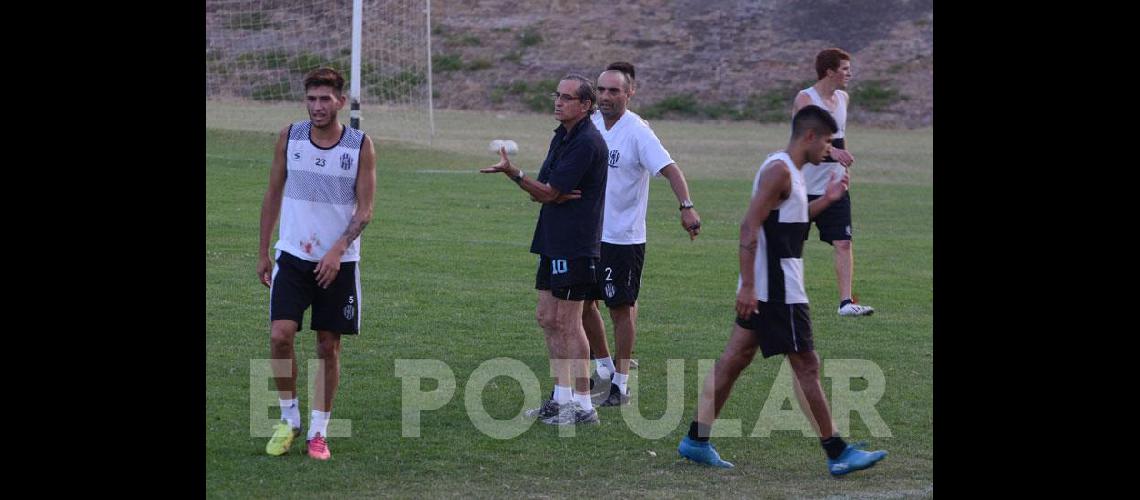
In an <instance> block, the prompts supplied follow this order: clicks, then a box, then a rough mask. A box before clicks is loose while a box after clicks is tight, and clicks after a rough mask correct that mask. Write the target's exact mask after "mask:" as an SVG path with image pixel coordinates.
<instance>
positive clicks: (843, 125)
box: [800, 87, 847, 195]
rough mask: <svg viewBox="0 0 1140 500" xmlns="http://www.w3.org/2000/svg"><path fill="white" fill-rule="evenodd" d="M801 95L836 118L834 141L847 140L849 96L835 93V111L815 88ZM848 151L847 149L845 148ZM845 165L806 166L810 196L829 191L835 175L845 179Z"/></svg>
mask: <svg viewBox="0 0 1140 500" xmlns="http://www.w3.org/2000/svg"><path fill="white" fill-rule="evenodd" d="M800 92H801V93H804V94H807V96H808V97H810V98H811V103H812V104H815V105H816V106H819V107H821V108H823V109H826V110H827V111H828V112H829V113H831V117H832V118H835V123H836V124H837V125H839V132H837V133H835V134H833V135H832V136H831V138H832V139H845V138H846V134H845V132H846V130H847V95H846V94H845V93H843V92H839V91H836V92H835V109H831V108H830V107H828V106H827V105H826V104H824V103H823V99H822V98H821V97H820V96H819V92H817V91H816V90H815V87H808V88H806V89H804V90H802V91H800ZM844 149H846V148H844ZM844 170H845V169H844V168H843V165H842V164H840V163H839V162H828V161H825V162H822V163H820V164H819V165H813V164H811V163H806V164H804V182H806V183H807V192H808V194H814V195H821V194H823V193H824V192H826V191H827V181H828V180H829V179H830V178H831V174H832V173H834V174H835V177H836V178H837V179H838V178H840V177H843V174H844Z"/></svg>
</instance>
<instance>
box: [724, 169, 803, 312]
mask: <svg viewBox="0 0 1140 500" xmlns="http://www.w3.org/2000/svg"><path fill="white" fill-rule="evenodd" d="M788 168H789V167H788V166H787V165H786V164H784V162H782V161H777V162H775V163H774V164H773V165H772V166H771V167H770V168H769V169H768V170H766V171H765V172H764V173H763V174H760V189H758V190H757V192H756V196H753V197H752V202H751V203H749V205H748V211H747V212H746V213H745V214H744V220H743V221H741V222H740V290H739V291H738V292H737V293H736V315H737V316H738V317H740V318H747V317H748V316H749V315H750V314H752V313H753V312H755V311H756V294H755V293H754V289H755V287H756V270H755V269H754V268H753V265H755V263H756V245H757V241H756V235H757V234H758V233H759V232H760V228H761V226H763V225H764V221H765V220H767V219H768V214H769V213H770V212H771V211H772V210H774V209H775V208H776V207H777V206H779V205H780V202H781V201H782V200H785V199H787V197H788V194H789V193H790V192H791V190H792V176H791V174H790V173H789V172H788Z"/></svg>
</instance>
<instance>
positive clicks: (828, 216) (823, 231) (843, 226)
mask: <svg viewBox="0 0 1140 500" xmlns="http://www.w3.org/2000/svg"><path fill="white" fill-rule="evenodd" d="M820 196H821V195H818V194H809V195H808V203H811V202H812V200H814V199H816V198H819V197H820ZM811 221H812V222H814V223H815V227H816V228H817V229H819V241H826V242H827V243H831V242H833V241H835V240H850V239H851V192H850V191H845V192H844V193H843V197H842V198H840V199H839V201H837V202H835V203H832V204H831V205H830V206H828V207H827V208H826V209H824V210H823V211H822V212H820V213H819V215H816V216H815V218H814V219H812V220H811ZM808 233H811V224H808V231H807V233H804V239H805V240H806V239H808Z"/></svg>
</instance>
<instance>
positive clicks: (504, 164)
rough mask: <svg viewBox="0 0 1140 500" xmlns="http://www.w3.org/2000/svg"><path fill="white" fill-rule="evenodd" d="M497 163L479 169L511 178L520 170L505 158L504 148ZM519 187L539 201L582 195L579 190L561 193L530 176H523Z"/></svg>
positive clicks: (559, 201)
mask: <svg viewBox="0 0 1140 500" xmlns="http://www.w3.org/2000/svg"><path fill="white" fill-rule="evenodd" d="M499 158H500V159H499V163H496V164H494V165H491V166H490V167H487V168H482V169H479V171H480V172H482V173H484V174H493V173H495V172H502V173H504V174H506V176H507V178H509V179H513V178H515V177H517V176H518V175H519V172H521V171H520V170H519V169H518V168H516V167H515V166H514V165H511V160H510V159H508V158H507V150H506V148H499ZM518 184H519V187H521V188H523V191H526V192H527V193H529V194H530V198H531V199H532V200H534V201H537V202H540V203H562V202H565V201H569V200H576V199H578V198H581V197H582V194H581V192H578V191H577V190H575V191H572V192H570V193H563V192H561V191H559V190H557V189H555V188H554V187H553V186H551V185H550V184H546V183H544V182H538V181H537V180H535V179H531V178H530V177H523V179H522V181H521V182H519V183H518Z"/></svg>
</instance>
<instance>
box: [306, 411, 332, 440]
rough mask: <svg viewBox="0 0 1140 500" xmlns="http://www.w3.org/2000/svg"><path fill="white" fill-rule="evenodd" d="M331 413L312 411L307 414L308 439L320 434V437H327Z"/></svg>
mask: <svg viewBox="0 0 1140 500" xmlns="http://www.w3.org/2000/svg"><path fill="white" fill-rule="evenodd" d="M330 416H332V412H331V411H320V410H313V411H311V412H309V439H313V438H314V437H316V435H317V433H320V435H321V437H326V438H327V437H329V417H330Z"/></svg>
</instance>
